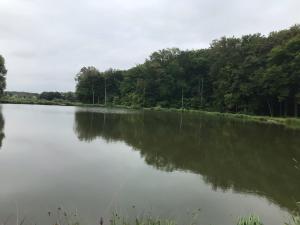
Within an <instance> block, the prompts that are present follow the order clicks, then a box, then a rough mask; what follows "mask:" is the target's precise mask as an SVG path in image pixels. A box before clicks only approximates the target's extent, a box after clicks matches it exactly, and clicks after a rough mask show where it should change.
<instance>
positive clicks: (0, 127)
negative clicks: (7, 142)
mask: <svg viewBox="0 0 300 225" xmlns="http://www.w3.org/2000/svg"><path fill="white" fill-rule="evenodd" d="M4 137H5V135H4V117H3V115H2V108H1V106H0V148H1V147H2V141H3V139H4Z"/></svg>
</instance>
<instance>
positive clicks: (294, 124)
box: [0, 96, 300, 129]
mask: <svg viewBox="0 0 300 225" xmlns="http://www.w3.org/2000/svg"><path fill="white" fill-rule="evenodd" d="M0 102H1V103H3V104H30V105H57V106H81V107H114V108H124V109H143V108H140V107H130V106H124V105H111V104H110V105H107V106H105V105H103V104H85V103H81V102H70V101H65V100H52V101H48V100H44V99H38V98H10V97H6V96H5V97H2V98H1V101H0ZM144 110H147V111H163V112H184V113H197V114H202V115H207V116H214V117H218V118H226V119H233V120H242V121H244V122H256V123H265V124H276V125H281V126H285V127H288V128H293V129H300V118H292V117H270V116H255V115H246V114H240V113H220V112H209V111H202V110H192V109H183V110H182V109H175V108H161V107H153V108H144Z"/></svg>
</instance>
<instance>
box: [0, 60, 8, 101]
mask: <svg viewBox="0 0 300 225" xmlns="http://www.w3.org/2000/svg"><path fill="white" fill-rule="evenodd" d="M6 74H7V69H6V68H5V60H4V58H3V56H2V55H0V95H3V92H4V90H5V88H6Z"/></svg>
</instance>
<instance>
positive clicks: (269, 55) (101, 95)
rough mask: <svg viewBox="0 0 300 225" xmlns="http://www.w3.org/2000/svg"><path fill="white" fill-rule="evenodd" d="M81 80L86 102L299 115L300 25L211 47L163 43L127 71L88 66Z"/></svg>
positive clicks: (78, 91)
mask: <svg viewBox="0 0 300 225" xmlns="http://www.w3.org/2000/svg"><path fill="white" fill-rule="evenodd" d="M76 81H77V86H76V94H77V96H78V98H79V100H80V101H82V102H85V103H102V104H103V103H104V104H105V103H111V104H115V103H117V104H120V105H126V106H134V107H156V106H158V107H164V108H185V109H205V110H207V109H210V110H211V109H213V110H215V111H219V112H235V113H237V112H240V113H245V114H258V115H270V116H295V117H297V116H298V109H299V104H300V26H299V25H296V26H293V27H291V28H290V29H287V30H282V31H279V32H273V33H271V34H270V35H269V36H262V35H261V34H253V35H245V36H242V37H241V38H236V37H229V38H227V37H223V38H221V39H219V40H215V41H213V42H212V44H211V46H210V48H208V49H201V50H192V51H181V50H179V49H177V48H171V49H163V50H160V51H157V52H154V53H152V54H151V55H150V57H149V58H148V59H146V61H145V62H144V63H143V64H140V65H137V66H135V67H133V68H131V69H128V70H126V71H119V70H113V69H109V70H108V71H105V72H99V71H98V70H97V69H96V68H94V67H87V68H86V67H84V68H82V69H81V71H80V72H79V74H78V75H77V76H76Z"/></svg>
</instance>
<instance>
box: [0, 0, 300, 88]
mask: <svg viewBox="0 0 300 225" xmlns="http://www.w3.org/2000/svg"><path fill="white" fill-rule="evenodd" d="M299 10H300V1H299V0H285V1H282V0H264V1H261V0H253V1H246V0H227V1H222V0H151V1H149V0H148V1H146V0H76V1H74V0H1V1H0V54H2V55H3V56H4V57H5V58H6V62H7V68H8V70H9V73H8V76H7V83H8V90H25V91H37V92H40V91H43V90H58V91H66V90H74V86H75V83H74V76H75V74H76V73H77V72H78V71H79V69H80V68H81V67H82V66H84V65H94V66H96V67H97V68H99V69H101V70H104V69H107V68H109V67H113V68H120V69H125V68H129V67H131V66H133V65H135V64H138V63H142V62H143V61H144V59H145V58H146V57H147V56H148V55H149V54H150V53H151V52H153V51H155V50H158V49H161V48H166V47H180V48H182V49H196V48H203V47H207V46H209V43H210V42H211V41H212V40H213V39H216V38H220V37H221V36H224V35H226V36H233V35H234V36H241V35H242V34H248V33H258V32H260V33H263V34H268V33H269V32H270V31H273V30H279V29H284V28H288V27H290V26H292V25H294V24H296V23H299V22H300V14H299Z"/></svg>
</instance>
